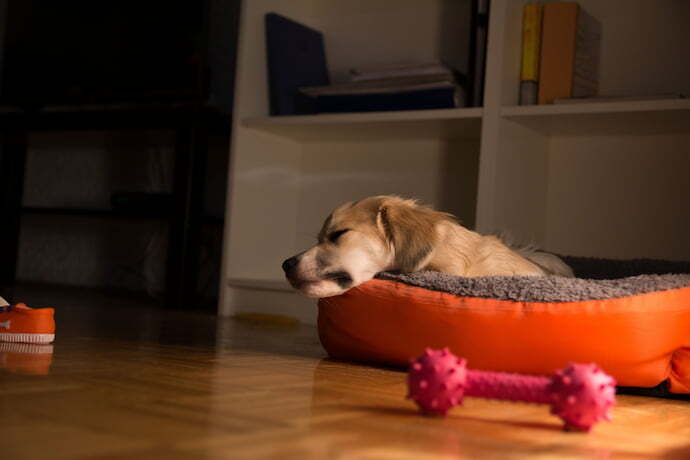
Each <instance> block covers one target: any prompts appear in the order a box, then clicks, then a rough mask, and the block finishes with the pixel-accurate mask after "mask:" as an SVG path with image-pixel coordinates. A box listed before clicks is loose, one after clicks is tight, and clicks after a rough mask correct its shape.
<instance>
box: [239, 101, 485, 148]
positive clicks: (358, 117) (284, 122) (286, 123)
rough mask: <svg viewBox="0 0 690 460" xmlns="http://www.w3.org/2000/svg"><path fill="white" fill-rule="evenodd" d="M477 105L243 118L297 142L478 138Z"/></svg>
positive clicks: (479, 114) (245, 123)
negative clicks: (470, 106) (455, 107)
mask: <svg viewBox="0 0 690 460" xmlns="http://www.w3.org/2000/svg"><path fill="white" fill-rule="evenodd" d="M482 113H483V110H482V108H481V107H475V108H458V109H437V110H406V111H397V112H366V113H344V114H340V113H339V114H319V115H292V116H281V117H256V118H246V119H244V120H243V121H242V125H243V126H244V127H246V128H250V129H255V130H259V131H264V132H266V133H270V134H273V135H277V136H281V137H285V138H288V139H292V140H294V141H299V142H324V141H352V140H353V139H354V140H357V141H362V140H368V141H370V140H379V139H391V138H392V139H427V138H428V139H439V138H441V139H478V138H479V135H480V131H481V118H482Z"/></svg>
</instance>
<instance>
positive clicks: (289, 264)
mask: <svg viewBox="0 0 690 460" xmlns="http://www.w3.org/2000/svg"><path fill="white" fill-rule="evenodd" d="M298 262H299V261H298V260H297V257H290V258H289V259H287V260H286V261H285V262H283V271H284V272H285V273H286V274H287V273H290V271H291V270H292V269H293V268H295V266H296V265H297V263H298Z"/></svg>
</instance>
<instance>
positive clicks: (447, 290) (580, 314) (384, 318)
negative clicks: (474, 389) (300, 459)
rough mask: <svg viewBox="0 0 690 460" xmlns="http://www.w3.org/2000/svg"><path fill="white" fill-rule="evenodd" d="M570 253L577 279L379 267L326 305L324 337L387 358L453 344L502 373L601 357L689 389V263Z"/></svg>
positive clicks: (646, 382)
mask: <svg viewBox="0 0 690 460" xmlns="http://www.w3.org/2000/svg"><path fill="white" fill-rule="evenodd" d="M565 259H566V262H567V263H568V264H569V265H570V266H571V267H573V269H574V270H575V272H576V274H577V276H578V277H577V278H560V277H485V278H459V277H454V276H450V275H445V274H441V273H436V272H420V273H413V274H399V275H396V274H391V273H383V274H380V275H379V276H378V277H377V278H376V279H373V280H371V281H369V282H367V283H364V284H362V285H360V286H357V287H356V288H353V289H351V290H349V291H348V292H346V293H345V294H343V295H340V296H337V297H330V298H326V299H321V300H320V301H319V319H318V325H319V335H320V338H321V343H322V344H323V346H324V348H325V349H326V351H327V352H328V354H329V355H330V356H331V357H333V358H336V359H343V360H353V361H364V362H369V363H377V364H384V365H390V366H407V363H408V362H409V359H410V358H412V357H415V356H417V355H419V354H420V353H421V352H422V351H423V350H424V348H425V347H432V348H441V347H445V346H448V347H449V348H450V349H451V350H452V351H453V352H454V353H455V354H457V355H459V356H462V357H464V358H466V359H467V360H468V363H469V365H470V366H472V367H473V368H477V369H488V370H497V371H505V372H522V373H530V374H551V373H553V372H554V371H555V370H557V369H559V368H562V367H564V366H565V365H567V364H568V363H569V362H596V363H597V364H599V365H600V366H601V367H602V368H603V369H604V370H605V371H606V372H607V373H609V374H611V375H613V376H614V377H615V378H616V380H617V382H618V384H619V385H621V386H626V387H637V388H645V389H648V393H650V394H657V395H659V396H663V395H668V394H690V274H689V273H690V264H686V263H681V262H661V261H651V260H634V261H612V260H601V259H588V258H573V257H568V258H565Z"/></svg>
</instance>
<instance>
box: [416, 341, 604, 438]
mask: <svg viewBox="0 0 690 460" xmlns="http://www.w3.org/2000/svg"><path fill="white" fill-rule="evenodd" d="M615 385H616V382H615V381H614V380H613V378H612V377H611V376H609V375H607V374H606V373H604V372H603V371H602V370H601V369H599V368H598V367H597V366H596V365H595V364H570V365H568V367H566V368H565V369H563V370H560V371H558V372H556V374H555V375H554V376H553V377H540V376H531V375H522V374H509V373H504V372H489V371H476V370H470V369H467V366H466V361H465V360H464V359H460V358H458V357H457V356H455V355H454V354H453V353H451V352H450V351H449V350H448V349H447V348H445V349H443V350H432V349H429V348H427V349H426V351H425V352H424V354H423V355H422V356H420V357H419V358H417V359H416V360H414V361H413V362H412V364H411V366H410V371H409V374H408V387H409V394H408V398H410V399H412V400H414V401H415V402H416V403H417V405H418V406H419V408H420V410H421V411H422V412H423V413H426V414H435V415H446V413H447V412H448V410H449V409H450V408H452V407H453V406H456V405H459V404H462V399H463V397H464V396H473V397H477V398H489V399H501V400H508V401H522V402H529V403H537V404H549V405H550V406H551V413H552V414H555V415H557V416H559V417H560V418H561V419H562V420H563V421H564V422H565V428H566V429H574V430H580V431H589V430H590V429H591V428H592V426H593V425H594V424H596V423H597V422H599V421H601V420H607V421H609V420H611V415H610V414H609V409H610V408H611V407H612V406H613V405H614V404H615V402H616V394H615V393H616V387H615Z"/></svg>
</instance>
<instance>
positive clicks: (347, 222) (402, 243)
mask: <svg viewBox="0 0 690 460" xmlns="http://www.w3.org/2000/svg"><path fill="white" fill-rule="evenodd" d="M283 270H284V271H285V275H286V277H287V279H288V280H289V281H290V283H291V284H292V286H293V287H294V288H295V289H298V290H299V291H301V292H302V293H303V294H305V295H306V296H308V297H329V296H333V295H338V294H342V293H343V292H345V291H346V290H348V289H350V288H352V287H354V286H357V285H358V284H361V283H363V282H365V281H367V280H370V279H371V278H373V277H374V276H375V275H376V274H377V273H379V272H382V271H402V272H415V271H420V270H434V271H439V272H443V273H449V274H451V275H456V276H466V277H477V276H491V275H498V276H512V275H528V276H545V275H560V276H573V272H572V270H571V269H570V267H568V266H567V265H566V264H565V263H563V261H562V260H560V259H559V258H558V257H556V256H554V255H552V254H548V253H545V252H539V251H535V250H532V249H527V248H524V249H516V248H510V247H509V246H508V245H506V244H505V243H504V242H502V241H501V240H500V239H499V238H497V237H495V236H483V235H480V234H478V233H476V232H473V231H471V230H468V229H466V228H464V227H462V226H461V225H459V224H458V223H457V222H456V221H455V219H454V218H453V216H452V215H450V214H446V213H442V212H438V211H435V210H433V209H431V208H429V207H426V206H420V205H418V204H416V202H415V201H412V200H405V199H402V198H399V197H395V196H374V197H370V198H365V199H363V200H360V201H357V202H350V203H346V204H344V205H342V206H340V207H338V208H337V209H335V210H334V211H333V213H332V214H331V215H330V216H328V218H327V219H326V221H325V222H324V224H323V228H322V229H321V232H320V233H319V236H318V244H317V245H316V246H314V247H312V248H311V249H309V250H307V251H305V252H303V253H301V254H298V255H296V256H295V257H292V258H290V259H288V260H286V261H285V262H284V263H283Z"/></svg>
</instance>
